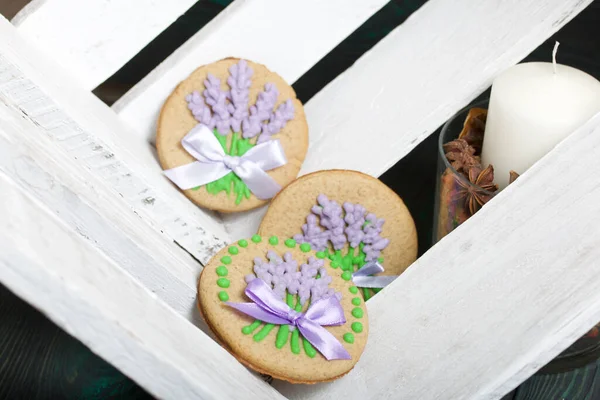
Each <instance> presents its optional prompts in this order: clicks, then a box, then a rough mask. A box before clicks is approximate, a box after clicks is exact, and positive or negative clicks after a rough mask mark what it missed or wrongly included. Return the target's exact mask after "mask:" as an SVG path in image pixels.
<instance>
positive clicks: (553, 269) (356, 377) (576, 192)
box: [277, 114, 600, 400]
mask: <svg viewBox="0 0 600 400" xmlns="http://www.w3.org/2000/svg"><path fill="white" fill-rule="evenodd" d="M599 168H600V114H599V115H597V116H596V117H594V118H593V119H592V120H590V121H589V122H588V123H587V124H586V125H585V126H583V127H582V128H581V129H579V130H578V131H576V132H575V133H574V134H573V136H572V137H570V138H568V139H567V140H566V141H565V142H563V143H562V144H560V145H559V146H558V147H557V148H556V149H554V150H553V151H552V152H550V153H549V154H548V155H547V156H546V157H545V158H544V159H542V160H541V161H540V162H539V163H537V164H536V165H534V166H533V167H532V168H531V169H530V170H529V171H527V172H526V173H525V174H523V175H522V176H521V177H520V178H519V179H517V180H516V182H515V183H513V184H512V185H511V186H509V187H508V188H507V189H505V190H504V191H503V192H502V193H500V194H498V195H497V196H496V197H494V199H493V200H492V201H490V202H489V203H488V204H487V205H486V206H485V207H484V208H483V209H481V210H480V211H479V212H478V213H477V214H476V215H474V216H473V217H472V218H470V219H469V220H468V221H467V222H465V223H464V224H463V225H461V226H460V227H458V228H457V229H456V230H455V231H453V232H452V233H451V234H450V235H448V236H446V237H445V238H444V239H442V240H441V241H440V242H439V243H438V244H436V245H435V246H434V247H433V248H432V249H431V250H429V251H428V252H427V253H426V254H425V255H423V256H422V257H421V258H420V259H419V260H417V262H415V263H414V264H413V265H412V266H411V267H410V268H409V269H408V270H407V271H406V272H405V273H404V274H402V275H401V276H400V277H399V278H398V279H397V280H396V281H394V282H393V283H392V284H391V285H390V286H388V287H387V288H385V289H384V290H383V291H382V292H381V293H380V294H378V295H377V296H375V297H374V298H373V299H372V300H369V302H368V303H367V308H368V313H369V324H370V326H369V342H368V344H367V347H366V350H365V353H364V354H363V357H362V359H361V360H360V361H359V363H358V364H357V366H356V367H355V368H354V370H353V371H352V372H350V374H348V375H347V376H346V377H344V378H342V379H340V380H339V381H336V382H334V383H332V384H330V385H325V386H320V387H314V388H308V389H305V388H299V387H293V386H287V385H283V384H281V385H277V387H278V388H279V389H280V390H281V391H282V393H283V394H285V395H288V396H290V398H294V399H304V400H308V399H311V400H312V399H364V398H398V399H407V400H410V399H415V400H416V399H419V400H430V399H431V400H433V399H436V400H437V399H439V400H445V399H457V400H458V399H499V398H500V397H502V396H503V395H504V394H505V393H507V392H509V391H510V390H512V389H513V388H515V387H516V386H517V385H518V384H520V383H521V382H523V381H524V380H525V379H527V378H528V377H529V376H531V375H532V374H533V373H535V372H536V371H537V370H538V369H539V368H541V367H542V366H544V365H545V364H546V363H548V362H549V361H550V360H552V359H553V358H554V357H556V356H557V355H558V354H559V353H560V352H561V351H563V350H564V349H565V348H567V347H568V346H569V345H571V344H572V343H573V342H574V341H575V340H577V339H578V338H579V337H581V335H583V334H584V333H585V332H586V331H588V330H589V329H590V328H591V327H592V326H594V325H595V324H596V323H597V322H598V321H600V293H599V292H598V286H599V285H600V237H599V236H598V235H597V234H595V233H597V232H598V225H599V224H600V202H599V201H598V199H600V177H598V175H596V174H590V173H589V171H596V170H598V169H599Z"/></svg>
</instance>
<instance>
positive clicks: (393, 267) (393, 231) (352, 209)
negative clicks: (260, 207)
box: [258, 170, 417, 300]
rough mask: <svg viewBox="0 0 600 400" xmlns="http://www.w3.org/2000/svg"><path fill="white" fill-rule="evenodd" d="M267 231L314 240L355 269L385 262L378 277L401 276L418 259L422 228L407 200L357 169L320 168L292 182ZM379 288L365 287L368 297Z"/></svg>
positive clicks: (272, 209) (277, 201) (336, 261)
mask: <svg viewBox="0 0 600 400" xmlns="http://www.w3.org/2000/svg"><path fill="white" fill-rule="evenodd" d="M266 232H268V233H269V234H273V235H278V236H280V237H284V238H288V237H289V238H294V239H295V240H296V241H297V242H299V243H310V244H311V245H312V247H313V248H314V249H316V250H318V251H325V252H326V253H327V258H328V259H330V260H331V261H332V262H333V265H335V266H338V265H339V266H340V267H341V268H343V269H345V270H349V271H352V272H355V271H357V270H358V269H360V268H361V267H363V266H364V265H366V264H367V263H369V262H370V261H379V263H380V264H381V266H383V267H384V268H385V270H384V272H381V273H379V274H377V275H378V276H384V275H400V274H401V273H402V272H404V270H405V269H406V268H408V266H409V265H410V264H412V263H413V262H414V261H415V260H416V258H417V231H416V228H415V224H414V221H413V219H412V217H411V215H410V212H409V211H408V209H407V208H406V206H405V205H404V202H403V201H402V199H401V198H400V197H399V196H398V195H397V194H396V193H394V192H393V191H392V190H391V189H390V188H388V187H387V186H386V185H385V184H383V183H382V182H381V181H380V180H379V179H376V178H373V177H371V176H369V175H365V174H363V173H360V172H357V171H347V170H328V171H319V172H315V173H312V174H308V175H305V176H302V177H301V178H299V179H297V180H296V181H294V182H293V183H291V184H290V185H288V186H287V187H286V188H285V190H283V191H281V192H280V193H279V194H278V195H277V196H276V197H275V198H274V199H273V201H272V202H271V205H270V206H269V208H268V210H267V213H266V214H265V216H264V218H263V220H262V222H261V225H260V227H259V229H258V233H259V234H261V235H262V234H264V233H266ZM379 290H381V289H374V288H361V292H362V294H363V296H364V298H365V299H366V300H368V299H369V298H370V297H371V296H372V295H373V294H374V293H377V292H378V291H379Z"/></svg>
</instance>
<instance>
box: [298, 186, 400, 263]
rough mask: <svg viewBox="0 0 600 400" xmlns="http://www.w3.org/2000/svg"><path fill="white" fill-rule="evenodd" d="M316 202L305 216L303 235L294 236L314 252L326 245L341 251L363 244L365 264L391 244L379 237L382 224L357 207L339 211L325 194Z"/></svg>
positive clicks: (348, 206) (324, 248)
mask: <svg viewBox="0 0 600 400" xmlns="http://www.w3.org/2000/svg"><path fill="white" fill-rule="evenodd" d="M317 203H318V205H316V206H313V207H312V209H311V214H309V215H308V216H307V217H306V224H304V225H303V226H302V233H301V234H297V235H295V236H294V239H295V240H296V241H297V242H299V243H309V244H310V245H311V246H312V247H313V248H314V249H315V250H317V251H324V250H326V249H327V248H328V246H329V244H331V246H332V247H333V249H334V250H341V249H343V248H344V246H345V245H346V243H349V245H350V247H352V248H357V247H359V245H360V244H361V243H362V244H364V247H363V251H364V253H365V255H366V257H365V260H366V261H372V260H376V259H377V258H378V257H379V255H380V253H381V250H383V249H385V248H386V247H387V246H388V244H389V243H390V241H389V240H388V239H384V238H382V237H381V232H382V229H383V224H384V222H385V221H384V220H383V219H378V218H377V217H376V216H375V214H373V213H367V210H366V209H365V208H364V207H363V206H361V205H360V204H353V203H348V202H346V203H344V207H343V209H342V207H340V205H339V204H338V203H337V202H335V201H333V200H329V199H328V198H327V196H325V195H324V194H320V195H319V196H318V197H317ZM342 214H344V215H343V216H342Z"/></svg>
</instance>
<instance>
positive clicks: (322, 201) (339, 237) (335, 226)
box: [294, 194, 347, 251]
mask: <svg viewBox="0 0 600 400" xmlns="http://www.w3.org/2000/svg"><path fill="white" fill-rule="evenodd" d="M317 203H318V204H319V205H318V206H313V208H312V210H311V211H312V214H309V215H308V217H306V224H304V225H302V233H303V234H298V235H296V236H294V239H295V240H296V241H297V242H301V243H310V245H311V247H313V248H314V249H315V250H317V251H323V250H325V249H327V245H328V243H329V242H331V244H332V246H333V248H334V249H335V250H341V249H342V248H343V247H344V245H345V244H346V242H347V239H346V236H345V235H344V227H345V224H344V219H343V217H342V211H343V210H342V207H340V205H339V204H338V203H336V202H335V201H330V200H329V199H328V198H327V196H325V195H324V194H320V195H319V196H318V197H317ZM317 217H319V218H318V219H317ZM319 224H320V225H319ZM322 227H323V228H325V229H323V228H322Z"/></svg>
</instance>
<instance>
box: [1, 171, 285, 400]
mask: <svg viewBox="0 0 600 400" xmlns="http://www.w3.org/2000/svg"><path fill="white" fill-rule="evenodd" d="M0 191H1V193H2V196H0V280H1V281H2V283H3V284H4V285H6V286H7V287H8V288H9V289H10V290H11V291H13V292H14V293H15V294H16V295H18V296H19V297H22V298H23V299H25V300H26V301H28V302H29V303H31V304H32V305H33V306H34V307H36V308H38V309H40V310H41V311H42V312H43V313H44V314H45V315H47V316H48V317H49V318H50V319H51V320H52V321H54V322H55V323H56V324H57V325H58V326H60V327H61V328H62V329H64V330H65V331H66V332H68V333H69V334H71V335H73V336H74V337H76V338H77V339H79V340H81V341H82V342H83V343H84V344H85V345H86V346H88V347H89V348H90V349H91V350H92V351H93V352H95V353H96V354H98V355H99V356H101V357H102V358H104V359H105V360H107V361H108V362H110V363H111V364H113V365H114V366H115V367H117V368H119V369H120V370H121V371H122V372H123V373H125V374H126V375H128V376H130V377H131V378H132V379H134V380H135V381H136V382H137V383H138V384H140V385H141V386H143V387H144V388H145V389H146V390H148V391H149V392H150V393H152V394H154V395H155V396H156V397H157V398H165V399H167V398H172V399H229V398H231V399H233V398H235V399H242V398H245V399H283V397H282V396H281V395H279V393H277V392H276V391H275V390H274V389H273V388H271V387H270V386H269V385H267V384H266V383H264V382H262V381H261V379H260V378H259V377H257V376H254V375H252V374H251V373H250V372H249V371H248V370H247V369H246V368H244V367H243V366H242V365H241V364H240V363H239V362H238V361H237V360H236V359H235V358H234V357H232V356H231V355H230V354H229V353H227V351H225V350H224V349H223V348H221V347H220V346H219V345H218V344H217V343H215V342H214V341H213V340H212V339H211V338H209V337H208V336H206V335H205V334H204V333H202V331H200V330H198V329H197V328H196V327H194V326H193V325H191V324H189V323H188V321H186V320H185V319H183V318H181V317H180V316H178V315H177V314H176V313H174V312H173V311H172V310H171V309H170V308H169V307H167V306H166V305H164V304H163V303H162V302H161V301H160V300H158V299H157V298H156V296H155V295H153V294H152V293H150V292H149V291H148V290H146V289H145V288H144V287H142V286H141V285H140V284H139V283H138V282H137V281H136V280H135V279H133V278H132V277H131V276H129V275H128V274H127V273H125V272H124V270H123V269H122V268H121V267H120V266H119V265H117V264H116V263H114V262H113V261H112V260H110V259H108V258H106V257H105V256H104V255H103V254H101V253H100V252H99V251H98V250H97V249H96V248H95V247H94V246H91V245H90V244H89V243H85V241H84V240H83V238H82V237H81V236H80V235H79V234H78V233H75V232H73V231H72V230H70V229H69V228H68V227H67V226H66V225H65V224H63V223H62V221H60V220H59V219H57V218H56V217H55V216H54V215H52V212H49V211H48V210H47V209H45V207H44V205H43V204H41V203H39V202H37V201H35V200H34V199H32V198H31V197H30V196H28V195H27V193H25V192H23V191H22V190H20V189H19V188H18V187H17V186H16V185H14V184H13V183H12V182H11V179H10V178H9V177H8V176H6V175H4V173H0ZM233 377H235V378H233Z"/></svg>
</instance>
